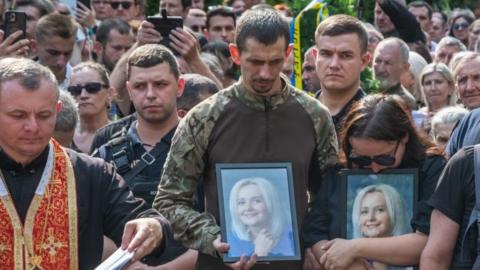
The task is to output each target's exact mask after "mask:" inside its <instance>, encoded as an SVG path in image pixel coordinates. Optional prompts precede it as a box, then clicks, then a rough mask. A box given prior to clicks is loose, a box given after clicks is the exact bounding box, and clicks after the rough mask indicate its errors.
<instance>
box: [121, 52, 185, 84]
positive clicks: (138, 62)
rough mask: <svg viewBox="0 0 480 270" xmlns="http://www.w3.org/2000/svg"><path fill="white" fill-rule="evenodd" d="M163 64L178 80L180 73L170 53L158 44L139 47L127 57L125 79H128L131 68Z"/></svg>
mask: <svg viewBox="0 0 480 270" xmlns="http://www.w3.org/2000/svg"><path fill="white" fill-rule="evenodd" d="M164 62H166V63H167V64H168V65H169V66H170V72H172V74H173V75H174V76H175V78H177V79H178V78H179V76H180V71H179V70H178V64H177V61H176V59H175V56H174V55H173V53H172V51H170V50H169V49H168V48H167V47H165V46H163V45H159V44H146V45H143V46H140V47H138V48H136V49H135V50H133V52H132V54H130V56H128V61H127V78H128V79H130V73H131V68H132V67H141V68H149V67H154V66H156V65H159V64H162V63H164Z"/></svg>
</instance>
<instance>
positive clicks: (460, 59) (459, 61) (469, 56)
mask: <svg viewBox="0 0 480 270" xmlns="http://www.w3.org/2000/svg"><path fill="white" fill-rule="evenodd" d="M455 56H456V57H453V58H452V60H451V61H450V69H451V70H452V72H453V78H454V79H455V80H456V78H457V75H458V72H459V70H458V69H459V68H460V67H462V66H463V65H465V62H467V61H472V60H475V59H477V58H479V57H480V53H477V52H470V51H467V52H461V53H457V54H455ZM454 60H455V61H454Z"/></svg>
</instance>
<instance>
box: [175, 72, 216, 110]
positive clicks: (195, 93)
mask: <svg viewBox="0 0 480 270" xmlns="http://www.w3.org/2000/svg"><path fill="white" fill-rule="evenodd" d="M182 78H183V79H184V80H185V88H184V90H183V94H182V96H181V97H179V98H178V99H177V108H178V109H184V110H187V111H188V110H190V109H192V108H193V107H194V106H195V105H197V104H198V103H200V102H202V100H203V99H202V96H201V95H202V94H209V95H213V94H215V93H217V92H218V91H219V89H218V86H217V84H215V82H213V81H212V80H211V79H209V78H207V77H205V76H202V75H199V74H193V73H192V74H183V75H182Z"/></svg>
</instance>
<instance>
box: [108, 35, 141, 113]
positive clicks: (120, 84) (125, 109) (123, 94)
mask: <svg viewBox="0 0 480 270" xmlns="http://www.w3.org/2000/svg"><path fill="white" fill-rule="evenodd" d="M137 47H138V43H135V44H134V45H133V46H132V47H131V48H130V50H128V51H127V52H126V53H125V54H124V55H123V56H122V57H121V58H120V60H118V62H117V64H116V65H115V68H114V69H113V70H112V73H111V74H110V85H111V86H112V87H113V88H114V89H115V92H116V97H115V102H116V103H117V105H118V108H119V109H120V111H121V112H122V114H123V115H125V116H126V115H128V114H129V113H130V106H131V102H130V97H129V95H128V91H127V85H126V82H127V79H128V78H127V61H128V57H129V56H130V54H131V53H132V51H133V50H135V49H136V48H137Z"/></svg>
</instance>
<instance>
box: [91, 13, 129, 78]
mask: <svg viewBox="0 0 480 270" xmlns="http://www.w3.org/2000/svg"><path fill="white" fill-rule="evenodd" d="M95 40H96V42H95V52H96V53H97V57H98V62H99V63H101V64H103V65H104V66H105V67H106V68H107V70H108V71H109V72H112V70H113V68H114V67H115V65H116V64H117V62H118V60H120V57H122V55H123V54H124V53H125V52H127V51H128V50H129V49H130V47H132V45H133V43H135V36H134V35H133V32H132V29H131V28H130V25H128V23H127V22H125V21H123V20H122V19H118V18H113V19H108V20H105V21H103V22H102V23H101V24H100V26H99V27H98V29H97V33H96V35H95Z"/></svg>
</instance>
